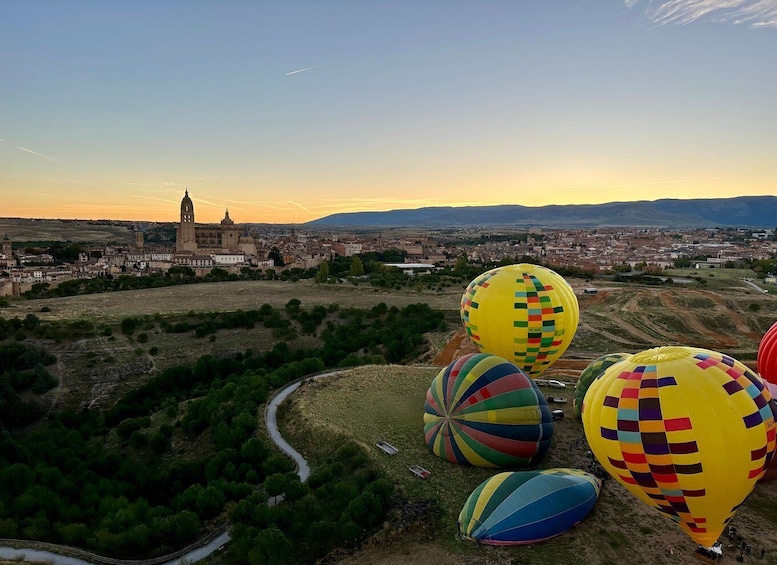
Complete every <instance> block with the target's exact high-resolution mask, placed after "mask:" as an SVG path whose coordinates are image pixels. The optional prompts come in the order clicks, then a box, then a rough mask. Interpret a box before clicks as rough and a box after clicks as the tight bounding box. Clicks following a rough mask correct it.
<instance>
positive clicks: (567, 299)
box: [461, 263, 580, 378]
mask: <svg viewBox="0 0 777 565" xmlns="http://www.w3.org/2000/svg"><path fill="white" fill-rule="evenodd" d="M579 317H580V310H579V307H578V304H577V297H576V296H575V293H574V292H573V291H572V287H571V286H569V283H567V281H565V280H564V278H563V277H562V276H561V275H559V274H558V273H556V272H555V271H552V270H550V269H548V268H546V267H541V266H539V265H531V264H527V263H522V264H519V265H508V266H505V267H497V268H496V269H491V270H490V271H487V272H485V273H483V274H481V275H480V276H478V277H477V278H475V279H474V280H473V281H472V282H471V283H469V286H467V290H466V291H465V292H464V294H463V296H462V297H461V320H462V322H464V328H465V329H466V330H467V333H468V334H469V337H470V339H472V341H473V342H474V343H475V345H477V346H478V348H479V350H480V352H481V353H491V354H493V355H498V356H500V357H503V358H505V359H507V360H509V361H511V362H513V363H514V364H515V365H517V366H518V367H519V368H520V369H521V370H522V371H523V372H524V373H526V374H527V375H529V376H530V377H532V378H534V377H536V376H537V375H539V374H540V373H541V372H542V371H544V370H545V369H547V368H548V367H549V366H550V365H551V364H552V363H553V362H554V361H555V360H556V359H558V358H559V357H561V355H562V354H563V353H564V351H566V349H567V347H569V344H570V343H571V342H572V338H573V337H574V335H575V331H577V322H578V320H579Z"/></svg>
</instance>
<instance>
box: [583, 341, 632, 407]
mask: <svg viewBox="0 0 777 565" xmlns="http://www.w3.org/2000/svg"><path fill="white" fill-rule="evenodd" d="M630 355H631V354H630V353H608V354H607V355H602V356H601V357H598V358H597V359H594V360H593V361H591V362H590V363H589V364H588V366H587V367H586V368H585V369H583V372H582V373H580V377H579V378H578V379H577V383H576V384H575V394H574V396H573V398H572V407H573V408H574V410H575V417H576V418H579V417H580V414H581V412H582V411H583V399H584V398H585V393H586V392H588V388H589V387H590V386H591V383H592V382H594V381H595V380H596V379H598V378H599V377H601V376H602V373H604V371H605V369H607V368H608V367H610V366H611V365H614V364H615V363H617V362H618V361H623V360H624V359H625V358H626V357H629V356H630Z"/></svg>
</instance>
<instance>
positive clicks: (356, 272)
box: [348, 255, 364, 277]
mask: <svg viewBox="0 0 777 565" xmlns="http://www.w3.org/2000/svg"><path fill="white" fill-rule="evenodd" d="M363 274H364V263H362V260H361V259H359V257H358V255H354V256H353V259H352V260H351V268H350V270H349V271H348V276H350V277H360V276H362V275H363Z"/></svg>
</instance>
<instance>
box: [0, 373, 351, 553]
mask: <svg viewBox="0 0 777 565" xmlns="http://www.w3.org/2000/svg"><path fill="white" fill-rule="evenodd" d="M342 372H343V371H330V372H327V373H322V374H320V375H314V376H307V377H302V378H300V379H297V380H296V381H293V382H291V383H289V384H288V385H286V386H285V387H284V388H282V389H280V390H279V391H277V392H276V393H275V394H274V395H273V396H272V398H270V400H269V402H268V403H267V406H266V407H265V410H264V420H265V426H266V428H267V433H268V434H269V436H270V439H271V440H272V441H273V443H275V445H277V446H278V448H279V449H280V450H281V451H283V453H285V454H286V455H288V456H289V457H291V459H293V460H294V463H295V464H296V465H297V475H299V479H300V481H302V482H303V483H304V482H305V481H307V480H308V477H309V476H310V465H308V462H307V461H306V460H305V458H304V457H302V455H301V454H300V453H299V452H298V451H297V450H295V449H294V448H293V447H291V445H289V443H288V442H287V441H286V440H285V439H283V436H281V433H280V431H279V430H278V419H277V416H278V406H280V405H281V403H283V401H284V400H286V399H287V398H288V397H289V395H291V394H292V393H294V392H295V391H296V390H297V389H298V388H299V387H300V386H301V385H302V383H303V382H310V381H317V380H319V379H323V378H325V377H331V376H334V375H339V374H341V373H342ZM277 498H278V502H279V501H280V500H282V498H281V497H277ZM231 539H232V538H231V537H230V535H229V525H226V526H224V527H223V528H221V529H219V530H218V531H217V532H215V533H213V534H211V535H209V536H208V537H206V538H205V539H203V540H200V541H198V542H195V543H194V544H192V545H190V546H188V547H186V548H184V549H182V550H179V551H176V552H175V553H171V554H169V555H165V556H162V557H157V558H155V559H142V560H132V559H113V558H111V557H103V556H101V555H96V554H94V553H89V552H88V551H84V550H81V549H78V548H74V547H68V546H63V545H55V544H49V543H44V542H30V541H29V540H3V539H0V559H4V560H7V561H20V562H27V563H46V564H50V565H189V564H191V563H194V562H196V561H200V560H202V559H205V558H206V557H208V556H209V555H211V554H212V553H215V552H217V551H219V550H221V549H223V547H224V545H225V544H227V543H229V541H230V540H231ZM11 544H12V545H11ZM24 544H31V545H33V544H34V546H35V547H29V546H24Z"/></svg>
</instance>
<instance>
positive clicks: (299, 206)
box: [287, 200, 313, 212]
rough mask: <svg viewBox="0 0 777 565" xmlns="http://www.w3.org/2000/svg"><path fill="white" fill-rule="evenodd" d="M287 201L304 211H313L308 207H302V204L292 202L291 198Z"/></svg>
mask: <svg viewBox="0 0 777 565" xmlns="http://www.w3.org/2000/svg"><path fill="white" fill-rule="evenodd" d="M287 202H288V203H289V204H293V205H294V206H296V207H297V208H301V209H302V210H305V212H313V210H310V209H308V208H305V207H304V206H303V205H302V204H300V203H299V202H294V201H293V200H288V201H287Z"/></svg>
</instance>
